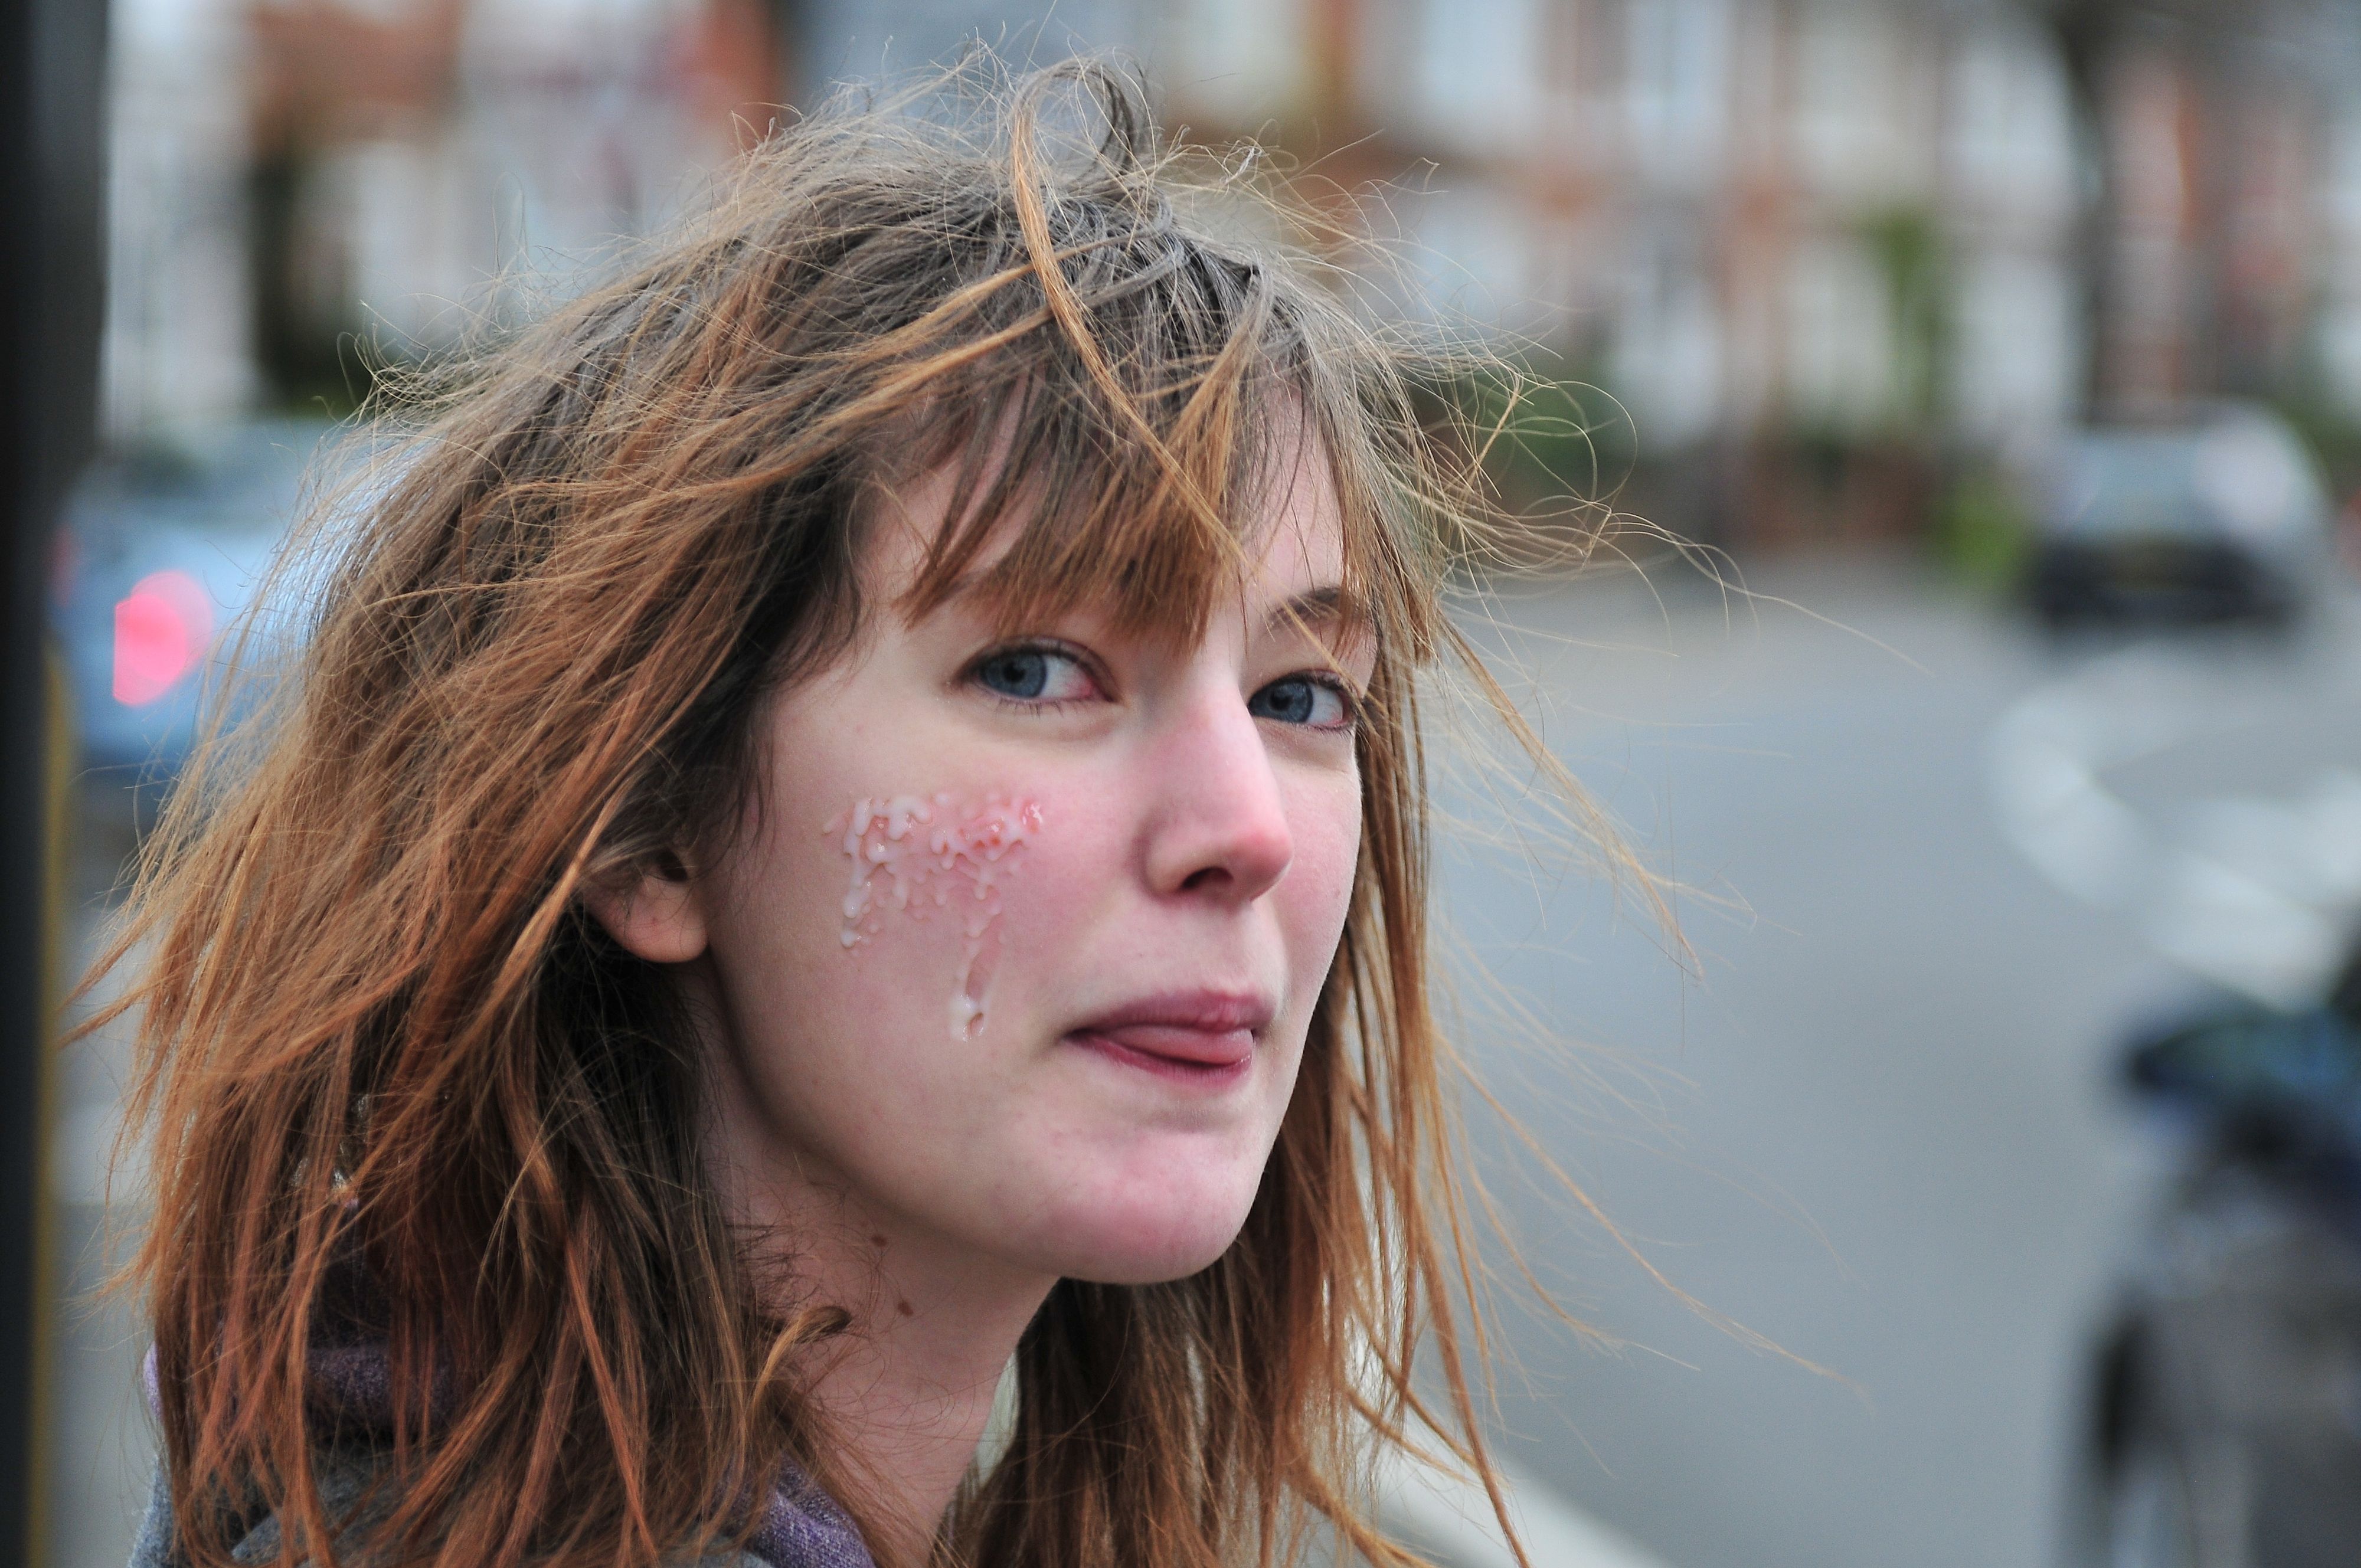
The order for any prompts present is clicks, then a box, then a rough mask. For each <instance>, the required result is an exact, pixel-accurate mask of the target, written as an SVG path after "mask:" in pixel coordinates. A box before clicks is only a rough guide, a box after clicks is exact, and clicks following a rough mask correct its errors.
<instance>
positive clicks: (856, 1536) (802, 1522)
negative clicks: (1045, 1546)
mask: <svg viewBox="0 0 2361 1568" xmlns="http://www.w3.org/2000/svg"><path fill="white" fill-rule="evenodd" d="M311 1372H312V1383H311V1387H310V1388H309V1389H308V1390H307V1391H306V1403H307V1404H309V1405H310V1407H311V1409H312V1413H313V1415H314V1416H315V1417H317V1418H319V1419H320V1420H323V1421H324V1422H325V1423H327V1424H328V1425H330V1426H332V1427H335V1428H336V1429H339V1430H342V1431H353V1430H355V1429H360V1430H362V1431H371V1430H375V1431H383V1430H384V1429H385V1428H386V1427H387V1426H388V1425H389V1424H390V1418H391V1414H392V1410H393V1389H392V1385H391V1384H390V1381H389V1379H388V1369H387V1366H386V1356H385V1347H384V1346H383V1345H382V1344H381V1343H375V1342H372V1341H368V1340H362V1341H358V1342H354V1343H323V1344H320V1345H319V1346H317V1347H316V1348H315V1349H313V1352H312V1355H311ZM140 1378H141V1381H142V1382H144V1383H145V1384H146V1386H147V1390H148V1409H150V1410H151V1411H155V1412H157V1413H159V1414H161V1412H162V1409H163V1398H162V1395H161V1392H160V1390H159V1386H158V1383H157V1377H156V1351H155V1348H154V1347H153V1346H150V1347H149V1348H148V1356H147V1360H146V1361H145V1362H144V1363H143V1364H142V1365H141V1368H140ZM746 1550H747V1551H748V1552H751V1553H752V1555H753V1556H755V1557H757V1558H759V1559H761V1560H762V1562H763V1564H765V1568H876V1564H875V1562H874V1561H873V1559H872V1558H871V1557H870V1555H869V1549H868V1547H866V1546H864V1545H863V1544H862V1540H861V1532H860V1530H857V1529H856V1528H854V1526H853V1523H852V1520H851V1518H850V1517H848V1516H847V1515H846V1513H845V1511H844V1510H843V1509H842V1508H839V1507H838V1506H837V1504H836V1500H835V1499H834V1498H833V1497H829V1495H828V1494H827V1493H825V1492H823V1491H821V1490H820V1489H819V1488H818V1486H814V1485H813V1484H812V1482H811V1479H810V1478H809V1477H808V1476H807V1475H804V1474H803V1472H802V1471H800V1470H798V1469H796V1468H795V1467H794V1466H793V1465H789V1466H787V1467H786V1469H785V1472H784V1473H783V1474H782V1475H780V1476H779V1478H778V1480H777V1481H776V1482H775V1483H774V1484H773V1486H772V1487H771V1490H770V1495H769V1496H768V1497H766V1498H765V1499H764V1500H763V1518H762V1522H761V1524H760V1526H759V1527H758V1528H757V1529H756V1530H755V1531H754V1533H753V1534H752V1536H751V1537H749V1538H748V1539H747V1541H746Z"/></svg>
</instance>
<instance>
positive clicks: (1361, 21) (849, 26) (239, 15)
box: [106, 0, 2361, 540]
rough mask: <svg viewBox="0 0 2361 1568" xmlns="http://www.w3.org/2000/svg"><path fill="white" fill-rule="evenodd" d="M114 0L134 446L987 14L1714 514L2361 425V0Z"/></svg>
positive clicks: (1794, 508)
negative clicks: (2087, 452) (1521, 356)
mask: <svg viewBox="0 0 2361 1568" xmlns="http://www.w3.org/2000/svg"><path fill="white" fill-rule="evenodd" d="M122 5H123V14H122V16H121V18H120V20H121V23H122V26H121V29H120V36H121V42H120V44H119V47H118V50H117V54H118V69H117V78H116V83H115V126H116V135H115V150H114V157H115V170H116V180H115V191H114V196H113V205H112V209H111V210H112V214H113V220H114V224H115V250H114V254H115V265H114V270H113V275H112V278H111V282H112V285H113V291H114V303H113V308H112V312H111V315H110V330H109V334H108V345H107V357H106V363H107V376H108V382H107V384H108V389H109V390H108V399H107V411H108V422H109V428H110V429H111V430H112V431H113V432H114V433H115V434H116V435H117V436H118V437H123V436H128V435H132V434H136V433H137V432H139V431H141V430H143V429H147V428H150V427H153V426H155V425H158V424H159V423H165V422H171V421H175V420H188V419H203V418H212V417H217V416H219V415H221V414H224V413H227V412H231V411H236V410H238V409H241V408H247V407H251V406H254V405H255V404H257V403H258V402H266V401H277V402H281V403H284V402H287V401H290V400H295V401H313V402H315V403H324V404H325V405H326V406H328V407H331V408H335V407H338V406H341V405H342V404H343V403H344V402H345V401H346V400H349V398H350V396H351V395H352V394H353V393H354V392H355V391H356V390H357V389H358V388H359V387H360V386H362V385H364V384H365V382H366V375H367V372H366V368H365V365H366V362H367V361H368V357H369V356H371V355H390V356H395V357H399V356H403V355H407V354H410V353H413V352H417V351H420V350H423V349H431V348H433V347H434V346H436V345H440V344H443V343H445V342H447V341H449V340H450V339H451V338H452V337H453V336H455V335H456V334H458V333H459V332H460V331H461V330H462V329H463V328H464V327H465V325H466V324H467V323H469V322H470V321H472V320H474V319H476V318H477V317H478V315H479V314H481V313H486V312H490V313H499V312H500V311H501V310H502V309H504V308H506V305H507V302H509V301H510V300H511V298H513V297H514V295H515V294H516V293H517V292H519V291H530V290H531V289H532V288H533V287H535V286H537V285H538V284H540V283H542V282H544V281H547V280H549V279H551V278H552V277H555V278H557V279H561V280H562V277H563V275H564V271H565V269H566V267H567V266H570V265H572V264H574V263H575V262H577V261H578V260H579V259H580V258H583V257H584V256H586V255H591V254H595V253H596V252H597V251H598V249H599V247H602V246H603V245H604V244H606V243H607V242H608V241H609V239H610V238H612V237H613V236H619V235H628V234H632V233H638V232H641V231H642V230H644V229H645V228H647V227H648V226H650V225H653V224H655V223H657V222H660V221H661V220H662V219H663V217H664V215H665V214H668V213H670V212H672V211H674V210H675V209H676V207H677V206H678V204H679V203H681V202H682V201H683V200H685V199H686V198H687V197H688V195H689V194H690V192H692V191H693V188H694V184H695V181H696V179H697V175H698V174H699V173H700V172H701V171H703V170H708V169H710V168H711V167H712V166H713V165H714V164H715V163H717V162H719V160H720V159H723V158H724V157H725V156H726V155H727V154H728V152H729V151H730V148H732V147H733V146H734V145H736V144H737V143H738V142H740V141H741V140H742V139H744V138H745V137H749V136H751V135H753V134H756V133H759V131H760V130H761V129H763V127H764V126H767V124H768V123H769V122H770V118H771V115H772V113H773V108H774V105H775V104H776V103H778V102H779V101H781V100H783V99H793V100H795V101H798V102H810V101H811V100H812V99H813V98H814V97H816V96H817V95H818V93H821V92H823V91H824V90H825V89H826V87H827V85H828V84H829V82H832V81H835V80H840V79H843V78H846V77H874V76H876V75H878V74H880V73H881V72H890V71H897V70H901V69H905V68H909V67H915V66H918V65H922V64H924V63H925V62H927V61H928V60H936V59H939V58H941V57H942V56H943V55H944V54H946V53H947V52H949V51H950V50H951V49H954V48H956V47H957V46H958V44H959V43H960V41H961V38H964V37H970V36H976V35H979V34H980V35H981V36H983V38H985V39H986V40H987V41H990V42H993V43H994V44H995V45H996V46H997V47H999V48H1001V49H1003V50H1004V51H1005V52H1009V53H1013V54H1016V55H1019V56H1023V55H1027V54H1030V55H1033V56H1035V57H1045V56H1054V55H1057V54H1061V53H1064V52H1066V51H1067V50H1068V49H1073V48H1077V47H1081V48H1109V47H1111V48H1115V49H1126V50H1128V51H1130V52H1132V53H1135V54H1137V56H1139V57H1140V58H1142V59H1143V60H1145V62H1146V63H1147V64H1148V67H1149V69H1150V71H1151V73H1152V74H1153V75H1154V76H1155V77H1156V78H1157V79H1158V80H1159V82H1160V83H1161V84H1162V85H1163V86H1164V87H1165V89H1166V90H1167V92H1168V94H1169V102H1170V117H1171V118H1173V119H1175V120H1177V121H1180V122H1183V123H1186V124H1188V125H1189V126H1191V127H1192V128H1193V129H1194V130H1195V131H1196V132H1197V133H1198V134H1200V135H1202V136H1207V137H1224V136H1229V135H1235V134H1253V135H1258V136H1261V137H1267V138H1273V139H1276V140H1278V141H1279V142H1280V143H1281V144H1282V145H1284V146H1286V147H1287V148H1289V149H1290V151H1291V152H1293V153H1295V154H1297V155H1298V156H1299V157H1300V158H1301V159H1303V160H1305V161H1306V162H1307V163H1308V164H1309V165H1310V166H1311V168H1312V170H1314V171H1315V172H1316V173H1317V174H1319V175H1321V176H1323V177H1326V178H1331V179H1334V180H1335V181H1339V182H1341V183H1343V184H1345V185H1346V186H1356V185H1362V184H1364V183H1367V182H1375V184H1376V185H1377V186H1378V188H1380V189H1381V190H1383V192H1385V195H1384V197H1383V200H1382V201H1381V202H1379V203H1375V204H1372V205H1371V206H1370V207H1369V209H1368V210H1369V212H1370V213H1371V214H1372V219H1373V221H1374V222H1375V223H1376V224H1377V225H1379V226H1380V227H1396V228H1398V229H1399V230H1400V233H1401V234H1402V235H1403V236H1404V237H1406V238H1407V239H1408V240H1409V241H1410V242H1411V243H1410V246H1409V247H1408V249H1407V253H1406V254H1407V256H1408V258H1409V262H1410V268H1409V271H1410V281H1409V284H1408V286H1407V288H1406V289H1405V290H1404V291H1403V299H1402V303H1403V305H1404V307H1405V308H1407V309H1411V310H1421V311H1433V312H1439V313H1452V314H1454V315H1463V314H1464V315H1466V316H1472V317H1473V318H1474V319H1476V320H1477V321H1480V322H1486V323H1491V324H1493V325H1495V326H1497V327H1498V328H1499V329H1500V330H1502V331H1504V332H1508V333H1510V334H1517V335H1518V336H1519V337H1520V338H1521V339H1522V340H1523V341H1526V342H1529V343H1531V344H1532V345H1534V346H1535V347H1536V349H1537V350H1539V351H1540V352H1539V353H1538V354H1537V355H1536V359H1535V363H1536V364H1537V365H1540V366H1542V367H1544V368H1545V370H1546V373H1548V374H1550V375H1552V376H1553V377H1556V378H1562V379H1564V380H1566V381H1569V382H1580V383H1584V384H1587V385H1589V386H1592V387H1595V388H1597V389H1599V391H1598V395H1597V397H1596V399H1595V401H1596V402H1597V404H1598V410H1597V411H1598V414H1599V416H1600V417H1601V419H1602V420H1603V422H1605V424H1606V425H1607V426H1608V428H1607V429H1606V430H1605V431H1603V432H1602V433H1601V439H1602V443H1603V444H1605V445H1606V446H1608V447H1610V448H1616V449H1617V450H1616V454H1615V460H1616V461H1619V462H1620V463H1622V464H1623V465H1624V466H1625V467H1626V468H1627V469H1629V470H1630V471H1631V472H1632V473H1633V474H1635V475H1636V476H1637V477H1638V483H1639V488H1640V490H1641V491H1642V495H1641V496H1640V497H1639V498H1638V499H1639V500H1640V501H1642V502H1644V503H1647V504H1650V505H1653V506H1654V507H1656V508H1657V509H1658V510H1661V511H1663V512H1664V513H1666V514H1668V515H1676V516H1677V521H1679V523H1680V525H1681V526H1683V527H1684V528H1686V529H1687V530H1689V531H1690V532H1701V533H1705V534H1707V535H1708V536H1716V537H1723V538H1730V539H1739V538H1747V539H1754V540H1769V539H1779V538H1788V537H1795V538H1809V537H1823V536H1833V537H1839V538H1842V537H1849V536H1853V535H1860V534H1871V535H1876V534H1889V533H1894V532H1908V531H1910V530H1913V529H1916V528H1917V527H1920V526H1922V523H1923V519H1924V518H1925V517H1926V516H1927V510H1928V507H1929V505H1930V502H1931V498H1932V497H1933V495H1934V494H1935V492H1936V490H1937V489H1938V488H1939V487H1940V486H1941V485H1942V484H1944V483H1946V482H1948V481H1947V479H1946V476H1947V475H1949V474H1953V473H1955V472H1956V471H1958V470H1959V469H1960V466H1961V465H1962V464H1963V463H1965V464H1970V465H1972V463H1973V461H1974V460H1975V455H1977V454H1980V453H1990V452H1993V451H1995V450H1997V449H1999V448H2001V447H2002V446H2004V444H2007V443H2009V442H2011V441H2012V440H2015V439H2018V438H2020V437H2024V436H2026V435H2028V434H2031V435H2037V434H2038V433H2040V432H2042V431H2044V430H2047V429H2052V428H2055V427H2056V426H2058V425H2059V424H2060V423H2062V422H2068V421H2070V420H2074V419H2077V418H2080V417H2082V416H2084V415H2085V414H2087V413H2089V412H2091V411H2092V410H2094V409H2114V408H2121V407H2135V406H2140V405H2147V404H2159V403H2166V402H2170V401H2174V400H2185V399H2190V398H2196V397H2204V396H2212V395H2218V394H2225V393H2226V394H2238V395H2246V396H2259V397H2266V398H2269V399H2272V400H2276V401H2279V402H2280V403H2281V404H2282V405H2286V406H2300V407H2301V410H2302V411H2304V414H2305V417H2306V419H2307V421H2308V427H2309V428H2312V429H2313V430H2315V432H2320V431H2331V432H2333V431H2336V430H2349V429H2361V0H1067V3H1066V4H1064V5H1060V6H1058V7H1054V8H1052V7H1049V6H1047V5H1041V6H1038V7H1034V8H1028V9H1026V10H1023V11H1010V10H1007V9H1005V8H994V7H986V6H983V5H973V4H966V3H962V0H122ZM357 343H367V344H368V345H370V346H369V348H368V350H367V351H366V352H362V351H359V350H358V349H357V347H356V345H357ZM1610 399H1611V401H1610ZM2351 445H2352V449H2353V452H2354V454H2355V455H2356V469H2361V441H2355V442H2352V443H2351ZM1651 487H1653V488H1651Z"/></svg>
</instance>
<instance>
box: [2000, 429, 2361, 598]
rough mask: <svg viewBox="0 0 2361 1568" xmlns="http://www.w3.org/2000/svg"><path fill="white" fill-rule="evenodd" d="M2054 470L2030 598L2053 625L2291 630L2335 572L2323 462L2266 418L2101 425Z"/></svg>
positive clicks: (2051, 466) (2045, 491)
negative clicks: (2236, 623) (2230, 623)
mask: <svg viewBox="0 0 2361 1568" xmlns="http://www.w3.org/2000/svg"><path fill="white" fill-rule="evenodd" d="M2044 468H2045V469H2046V470H2047V472H2046V474H2045V475H2044V479H2043V482H2042V483H2041V484H2040V485H2038V487H2037V505H2036V509H2035V520H2034V521H2035V538H2034V548H2033V552H2032V555H2031V558H2030V562H2029V565H2028V568H2027V573H2026V593H2027V595H2028V597H2029V598H2030V599H2031V601H2032V604H2033V608H2034V609H2035V611H2036V612H2037V614H2038V615H2039V616H2040V617H2041V618H2042V620H2045V621H2047V622H2048V624H2050V625H2051V626H2053V627H2059V628H2063V627H2067V626H2071V625H2075V624H2079V623H2083V622H2092V621H2134V620H2138V621H2170V622H2198V621H2222V620H2258V621H2283V620H2288V619H2290V617H2292V616H2293V615H2294V614H2295V613H2296V612H2297V611H2298V610H2299V609H2301V608H2302V606H2303V604H2304V602H2305V600H2306V599H2307V598H2308V597H2309V596H2310V594H2311V593H2312V589H2313V588H2314V587H2315V586H2316V585H2317V584H2318V582H2319V581H2320V580H2321V578H2322V576H2323V574H2325V573H2328V572H2330V571H2332V570H2334V565H2335V556H2334V550H2333V535H2332V523H2333V516H2332V509H2331V507H2330V505H2329V501H2328V496H2327V492H2326V489H2325V488H2324V487H2323V484H2322V481H2321V477H2320V471H2319V467H2318V466H2317V465H2316V464H2315V463H2314V462H2313V460H2312V455H2311V453H2310V452H2309V451H2307V450H2306V449H2305V447H2304V445H2303V443H2302V442H2301V440H2300V439H2299V438H2298V437H2297V436H2296V434H2295V433H2294V432H2293V431H2291V430H2290V429H2289V428H2288V426H2287V424H2286V422H2284V421H2281V420H2280V419H2279V418H2278V417H2276V416H2275V415H2273V414H2271V413H2270V412H2268V411H2266V410H2263V409H2258V408H2255V407H2252V406H2249V405H2244V404H2218V405H2212V406H2208V407H2205V408H2202V409H2200V410H2198V411H2195V412H2194V413H2191V414H2190V415H2188V416H2186V417H2185V418H2184V419H2183V420H2181V421H2180V422H2174V423H2169V424H2148V425H2116V426H2097V427H2092V428H2090V429H2086V430H2083V431H2081V432H2078V433H2074V434H2073V435H2071V436H2069V437H2068V438H2067V439H2066V440H2064V441H2063V442H2062V443H2060V444H2059V447H2058V448H2057V449H2056V451H2055V452H2054V453H2052V454H2051V456H2050V459H2049V461H2048V463H2047V464H2045V465H2044Z"/></svg>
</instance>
